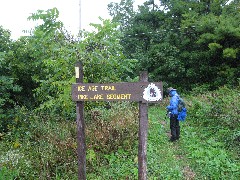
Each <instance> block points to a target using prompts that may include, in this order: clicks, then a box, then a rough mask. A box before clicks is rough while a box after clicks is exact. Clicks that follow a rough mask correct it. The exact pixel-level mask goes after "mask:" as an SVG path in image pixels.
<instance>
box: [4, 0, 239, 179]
mask: <svg viewBox="0 0 240 180" xmlns="http://www.w3.org/2000/svg"><path fill="white" fill-rule="evenodd" d="M155 2H156V1H155ZM227 2H228V1H226V0H214V1H201V0H200V1H199V0H198V1H195V0H161V1H160V5H156V4H155V3H154V0H151V1H146V2H145V3H144V4H143V5H141V6H139V7H138V9H137V10H136V11H134V10H133V1H132V0H122V1H121V2H120V3H110V4H109V5H108V10H109V14H110V15H111V16H112V20H104V19H102V24H92V26H93V27H95V31H92V32H87V31H80V32H79V35H78V37H75V36H73V35H71V34H70V33H69V32H68V30H67V29H66V28H65V27H64V24H63V23H62V22H61V21H59V20H58V16H59V11H58V10H57V9H56V8H53V9H48V10H38V11H37V12H35V13H33V14H32V15H31V16H30V17H29V20H32V21H41V22H42V23H40V24H39V25H38V26H37V27H35V28H34V30H33V31H32V32H31V35H30V36H26V37H20V38H19V39H17V40H16V41H13V40H12V39H11V38H10V35H11V32H10V31H9V30H7V29H4V27H2V26H0V68H1V71H0V84H1V86H0V95H1V96H0V119H1V121H0V143H1V147H0V149H1V151H0V155H1V156H0V177H3V179H4V178H5V177H11V178H13V179H14V178H16V177H19V178H23V179H24V178H25V179H27V178H30V179H34V178H35V177H41V178H42V179H46V178H56V179H57V178H59V179H61V178H62V179H67V177H68V178H70V177H75V176H76V174H77V173H76V169H77V168H76V167H77V163H76V154H75V153H76V152H75V149H76V142H75V137H76V130H75V129H74V127H75V124H74V121H75V103H74V102H72V100H71V84H72V83H74V82H75V77H74V65H75V63H76V61H82V63H83V65H84V66H83V69H84V82H86V83H111V82H135V81H138V78H139V77H138V75H139V72H140V71H143V70H147V71H148V73H149V81H155V82H158V81H162V82H163V86H164V89H166V88H167V87H169V86H173V87H175V88H177V89H178V91H179V92H180V94H182V95H183V96H184V97H185V98H186V100H187V106H188V109H189V115H188V119H187V122H186V124H184V125H185V126H186V129H188V132H189V134H191V133H192V134H191V136H190V135H189V134H187V132H185V136H186V137H188V138H189V141H183V142H181V143H182V144H179V147H178V148H180V147H184V148H187V149H188V150H186V151H185V150H184V153H183V154H185V155H186V158H188V159H192V160H191V163H189V164H190V165H189V166H191V167H192V169H194V170H195V171H196V172H195V174H196V175H195V177H196V176H199V177H201V178H206V177H210V178H212V179H218V177H228V178H229V177H231V178H232V179H239V177H240V175H239V172H240V171H239V170H240V168H239V166H240V165H239V151H238V150H237V149H239V148H240V146H239V141H240V131H239V129H240V120H239V114H240V110H239V107H240V105H239V96H240V92H239V78H240V71H239V69H240V67H239V65H240V63H239V59H240V21H239V19H240V2H239V0H235V1H232V2H231V3H229V4H228V3H227ZM158 4H159V3H158ZM164 93H165V94H166V92H164ZM167 100H168V97H165V100H164V102H163V103H162V104H161V105H160V106H159V107H158V108H159V109H158V111H159V114H161V113H162V114H164V113H163V111H165V110H164V106H165V105H166V104H167ZM151 108H153V109H154V110H152V111H153V112H155V111H157V110H155V108H156V107H154V106H153V107H152V106H151ZM137 114H138V111H137V105H136V104H134V103H100V102H97V103H86V104H85V116H86V126H87V127H86V128H87V129H86V134H87V137H88V138H87V144H88V151H87V163H88V164H87V166H88V172H89V178H90V179H91V178H92V179H96V177H98V176H100V175H99V173H100V172H105V176H104V177H105V178H106V177H108V178H109V179H126V178H127V177H128V178H130V179H134V177H136V176H135V175H136V172H135V171H134V169H136V168H128V169H132V170H133V172H131V171H130V170H129V171H127V170H126V173H122V172H121V173H116V174H114V173H113V172H111V174H113V175H114V177H112V176H111V175H109V174H110V172H108V170H109V169H108V168H109V166H110V165H112V164H116V166H118V163H116V162H120V160H119V159H118V158H117V154H121V155H122V156H124V157H125V156H127V157H128V159H132V161H131V162H132V163H134V162H135V159H134V157H135V156H134V154H132V153H131V152H132V150H133V149H135V148H136V147H137V145H136V144H137V136H136V134H137V123H138V122H137V119H138V117H137V116H138V115H137ZM163 116H164V115H163ZM163 116H162V117H161V118H160V117H158V114H155V116H154V119H158V118H159V119H160V120H162V119H164V117H163ZM160 120H159V122H160ZM152 122H153V123H157V122H158V121H156V120H155V121H152ZM158 124H159V123H158ZM150 125H151V123H150ZM159 128H161V126H159ZM192 128H193V129H194V130H193V129H192ZM153 130H154V129H153ZM56 133H59V134H56ZM196 134H197V135H198V136H197V138H195V139H193V140H192V141H190V139H192V137H194V136H195V135H196ZM42 135H44V137H42ZM155 140H156V139H155ZM197 140H199V143H200V144H199V147H194V146H193V144H198V143H197V142H196V141H197ZM156 141H157V140H156ZM163 141H164V142H165V140H163ZM203 142H205V143H206V144H207V145H206V144H204V146H206V147H207V149H208V150H206V149H201V148H200V147H202V145H203V144H201V143H203ZM188 143H190V144H188ZM33 147H34V148H33ZM190 147H191V148H190ZM209 147H211V148H209ZM199 148H200V149H201V150H199ZM46 151H49V153H46ZM60 152H62V153H60ZM63 152H64V153H63ZM150 152H151V151H150ZM169 152H171V150H169ZM194 152H195V154H194ZM126 154H127V155H126ZM150 154H151V153H150ZM60 155H61V156H60ZM165 158H166V157H165ZM201 158H202V159H201ZM211 158H212V159H211ZM215 158H216V159H215ZM73 159H75V160H73ZM116 159H117V160H116ZM150 159H151V158H150ZM201 160H202V161H201ZM125 161H126V160H125ZM113 162H114V163H113ZM126 162H128V161H126ZM204 162H208V164H207V166H206V164H204ZM111 163H112V164H111ZM100 166H101V167H106V169H104V170H103V169H102V168H99V167H100ZM204 166H206V167H208V170H207V169H204V168H203V167H204ZM120 167H121V166H120ZM216 167H217V169H220V170H216V169H214V168H216ZM212 168H213V169H214V170H213V169H212ZM66 169H68V170H66ZM116 169H119V167H116ZM120 169H124V168H122V167H121V168H120ZM160 169H161V168H160ZM160 169H158V170H156V171H154V173H152V175H151V177H152V178H153V179H154V178H158V177H162V178H163V179H166V178H167V177H169V178H171V179H172V178H173V177H175V175H176V174H177V177H176V178H179V177H180V176H181V177H182V175H181V173H179V174H178V173H174V171H173V173H172V174H171V173H170V174H168V175H167V174H166V176H165V175H164V173H161V175H158V174H157V172H159V171H160ZM109 171H110V170H109ZM198 172H200V173H198ZM214 172H216V173H214ZM103 174H104V173H103ZM150 174H151V172H150ZM108 178H106V179H108ZM73 179H74V178H73Z"/></svg>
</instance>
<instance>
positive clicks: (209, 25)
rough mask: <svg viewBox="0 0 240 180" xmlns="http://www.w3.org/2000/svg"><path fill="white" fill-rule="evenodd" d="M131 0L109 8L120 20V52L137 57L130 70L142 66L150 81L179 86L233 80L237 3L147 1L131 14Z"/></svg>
mask: <svg viewBox="0 0 240 180" xmlns="http://www.w3.org/2000/svg"><path fill="white" fill-rule="evenodd" d="M124 2H125V3H124ZM131 2H132V1H124V0H122V1H121V3H119V4H117V3H115V6H113V4H111V5H109V9H111V11H110V12H111V14H112V15H113V20H115V21H119V20H120V22H121V23H122V24H121V27H122V29H123V32H124V37H123V38H122V39H121V44H122V45H123V46H124V52H125V54H126V56H127V57H129V58H136V59H139V66H138V68H137V69H136V73H138V70H139V69H144V70H148V71H149V72H150V74H151V76H152V79H153V80H163V81H165V82H166V84H169V85H174V86H177V87H179V88H181V89H185V90H190V89H192V88H195V87H197V86H199V85H205V86H208V87H209V88H208V89H211V90H213V89H216V88H218V87H219V86H222V85H226V84H228V85H230V86H235V85H237V84H238V78H239V76H240V74H239V70H238V69H239V57H240V56H239V46H240V34H239V32H240V24H239V21H238V19H239V18H240V17H239V1H237V0H236V1H233V2H231V3H230V4H227V2H228V1H226V0H225V1H224V0H223V1H193V0H188V1H182V0H181V1H179V0H178V1H177V0H168V1H160V3H159V1H148V2H146V3H144V5H142V6H140V7H139V9H138V11H137V12H135V13H133V12H129V10H131V8H129V7H131V6H132V4H131ZM113 12H115V13H113ZM127 15H131V16H130V17H129V16H127ZM126 23H127V24H126Z"/></svg>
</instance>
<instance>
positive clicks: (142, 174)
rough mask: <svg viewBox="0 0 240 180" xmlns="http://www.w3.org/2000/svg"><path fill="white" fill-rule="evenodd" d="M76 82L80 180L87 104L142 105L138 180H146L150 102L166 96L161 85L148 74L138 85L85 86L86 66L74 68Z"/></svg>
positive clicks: (83, 172)
mask: <svg viewBox="0 0 240 180" xmlns="http://www.w3.org/2000/svg"><path fill="white" fill-rule="evenodd" d="M75 71H76V83H75V84H73V85H72V99H73V101H76V103H77V105H76V113H77V120H76V121H77V153H78V179H79V180H86V142H85V122H84V101H137V102H139V132H138V139H139V145H138V179H140V180H146V179H147V132H148V103H159V102H161V100H162V97H163V90H162V82H153V83H150V82H148V74H147V72H145V71H144V72H142V73H141V74H140V81H139V82H135V83H109V84H96V83H83V67H82V64H81V63H77V64H76V66H75Z"/></svg>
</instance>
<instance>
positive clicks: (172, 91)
mask: <svg viewBox="0 0 240 180" xmlns="http://www.w3.org/2000/svg"><path fill="white" fill-rule="evenodd" d="M175 94H177V91H176V90H171V91H170V93H169V95H170V96H171V97H173V96H174V95H175Z"/></svg>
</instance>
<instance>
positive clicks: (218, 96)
mask: <svg viewBox="0 0 240 180" xmlns="http://www.w3.org/2000/svg"><path fill="white" fill-rule="evenodd" d="M239 94H240V91H239V86H238V87H236V88H235V89H230V88H228V87H221V88H219V89H218V90H215V91H207V92H205V93H204V94H200V95H197V96H195V97H192V98H191V100H189V102H190V103H189V104H190V106H189V112H188V114H189V117H188V119H189V120H191V121H190V123H191V124H192V125H193V126H199V127H201V128H203V129H205V132H204V134H205V135H208V137H209V136H212V135H213V134H214V137H215V138H216V139H218V140H219V141H221V142H224V143H225V145H226V146H228V147H230V146H231V147H235V148H237V147H239V143H236V142H237V139H239V128H240V121H239V113H240V108H239V107H240V102H239V100H238V99H239V98H238V97H239ZM206 138H207V136H206Z"/></svg>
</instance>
